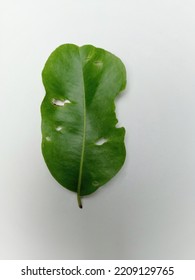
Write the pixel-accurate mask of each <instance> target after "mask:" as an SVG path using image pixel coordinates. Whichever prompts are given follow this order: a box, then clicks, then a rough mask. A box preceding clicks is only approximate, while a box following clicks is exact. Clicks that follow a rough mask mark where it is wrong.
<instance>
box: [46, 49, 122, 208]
mask: <svg viewBox="0 0 195 280" xmlns="http://www.w3.org/2000/svg"><path fill="white" fill-rule="evenodd" d="M42 78H43V84H44V87H45V90H46V95H45V98H44V100H43V102H42V105H41V114H42V153H43V156H44V159H45V162H46V164H47V166H48V168H49V170H50V172H51V174H52V175H53V177H54V178H55V179H56V180H57V181H58V182H59V183H60V184H61V185H62V186H64V187H66V188H68V189H69V190H71V191H74V192H77V198H78V203H79V205H80V206H81V201H80V196H84V195H88V194H91V193H92V192H94V191H96V190H97V189H98V188H99V187H100V186H102V185H104V184H105V183H106V182H107V181H109V180H110V179H111V178H112V177H113V176H114V175H115V174H116V173H117V172H118V171H119V170H120V168H121V167H122V165H123V163H124V160H125V155H126V151H125V145H124V136H125V130H124V128H116V127H115V126H116V124H117V122H118V121H117V118H116V114H115V104H114V100H115V98H116V96H117V95H118V94H119V93H120V92H121V91H122V90H123V89H124V88H125V85H126V70H125V67H124V65H123V63H122V62H121V60H120V59H119V58H117V57H116V56H114V55H113V54H111V53H109V52H107V51H105V50H103V49H99V48H95V47H93V46H91V45H86V46H82V47H80V48H79V47H78V46H76V45H73V44H66V45H62V46H60V47H58V48H57V49H56V50H55V51H54V52H53V53H52V54H51V55H50V57H49V58H48V60H47V62H46V64H45V67H44V69H43V72H42ZM58 99H59V104H61V105H60V106H58V105H56V104H52V102H51V100H55V103H56V101H58ZM54 105H55V106H54ZM54 127H55V129H54ZM101 138H104V139H106V142H105V143H103V144H102V145H97V144H96V142H98V140H99V139H101ZM48 139H49V141H48Z"/></svg>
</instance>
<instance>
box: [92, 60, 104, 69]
mask: <svg viewBox="0 0 195 280" xmlns="http://www.w3.org/2000/svg"><path fill="white" fill-rule="evenodd" d="M93 64H94V65H96V66H97V67H99V68H100V67H102V66H103V62H102V61H94V63H93Z"/></svg>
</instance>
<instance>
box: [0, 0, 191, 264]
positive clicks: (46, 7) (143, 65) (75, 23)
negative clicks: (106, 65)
mask: <svg viewBox="0 0 195 280" xmlns="http://www.w3.org/2000/svg"><path fill="white" fill-rule="evenodd" d="M194 15H195V2H194V1H193V0H191V1H190V0H185V1H184V0H183V1H182V0H164V1H160V0H147V1H145V0H96V1H95V0H31V1H28V0H17V1H14V0H12V1H11V0H4V1H2V0H1V1H0V96H1V100H0V101H1V108H0V128H1V134H0V258H1V259H194V258H195V238H194V236H195V170H194V169H195V96H194V95H195V71H194V69H195V16H194ZM63 43H75V44H78V45H84V44H93V45H95V46H97V47H101V48H105V49H106V50H108V51H110V52H113V53H114V54H115V55H117V56H119V57H120V58H121V59H122V60H123V62H124V64H125V65H126V69H127V74H128V86H127V88H126V90H125V92H124V93H123V95H122V96H121V98H120V99H119V100H118V101H117V115H118V118H119V121H120V124H121V125H122V126H124V127H125V128H126V149H127V159H126V163H125V165H124V167H123V168H122V169H121V171H120V173H118V175H117V176H116V177H115V178H113V179H112V180H111V181H110V182H109V183H108V184H107V185H106V186H105V187H103V188H102V189H100V190H99V191H97V192H96V193H95V194H94V195H92V196H90V197H87V198H85V199H83V205H84V209H83V210H81V209H79V208H78V207H77V202H76V195H75V194H74V193H72V192H69V191H68V190H66V189H64V188H62V187H61V186H59V185H58V183H57V182H56V181H55V180H54V179H53V178H52V177H51V175H50V173H49V171H48V170H47V167H46V165H45V163H44V161H43V158H42V155H41V149H40V143H41V132H40V122H41V118H40V103H41V101H42V99H43V97H44V88H43V86H42V81H41V71H42V68H43V66H44V63H45V61H46V59H47V58H48V56H49V55H50V53H51V52H52V51H53V50H54V49H55V48H56V47H57V46H59V45H61V44H63Z"/></svg>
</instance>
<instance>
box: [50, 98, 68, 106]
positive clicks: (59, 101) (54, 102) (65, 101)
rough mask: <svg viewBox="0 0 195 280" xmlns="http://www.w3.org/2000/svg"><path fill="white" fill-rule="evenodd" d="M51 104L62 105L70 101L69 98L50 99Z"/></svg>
mask: <svg viewBox="0 0 195 280" xmlns="http://www.w3.org/2000/svg"><path fill="white" fill-rule="evenodd" d="M52 103H53V105H56V106H64V105H65V104H68V103H71V102H70V100H68V99H65V100H59V99H52Z"/></svg>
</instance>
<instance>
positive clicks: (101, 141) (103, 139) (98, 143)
mask: <svg viewBox="0 0 195 280" xmlns="http://www.w3.org/2000/svg"><path fill="white" fill-rule="evenodd" d="M107 141H108V140H107V139H105V138H100V139H99V140H97V141H96V142H95V144H96V145H98V146H100V145H103V144H104V143H106V142H107Z"/></svg>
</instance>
